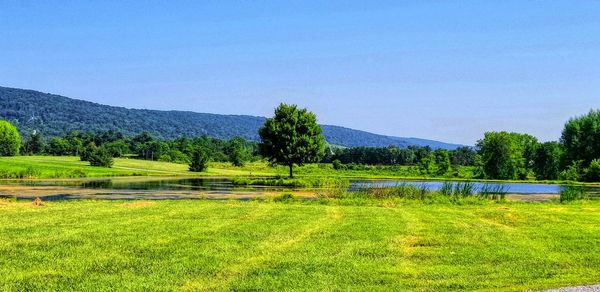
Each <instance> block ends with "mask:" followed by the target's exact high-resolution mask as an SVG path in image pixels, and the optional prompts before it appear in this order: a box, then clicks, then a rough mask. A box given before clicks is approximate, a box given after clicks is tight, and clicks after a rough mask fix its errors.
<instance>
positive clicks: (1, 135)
mask: <svg viewBox="0 0 600 292" xmlns="http://www.w3.org/2000/svg"><path fill="white" fill-rule="evenodd" d="M20 148H21V136H19V132H17V128H15V126H13V125H12V124H11V123H9V122H7V121H4V120H0V156H15V155H18V154H19V149H20Z"/></svg>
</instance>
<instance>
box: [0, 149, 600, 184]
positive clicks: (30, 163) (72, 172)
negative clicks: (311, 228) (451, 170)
mask: <svg viewBox="0 0 600 292" xmlns="http://www.w3.org/2000/svg"><path fill="white" fill-rule="evenodd" d="M458 172H459V175H458V176H456V177H455V176H450V177H431V176H423V175H421V174H419V172H418V171H417V169H416V167H415V166H367V167H365V169H357V170H349V169H347V170H335V169H333V167H332V166H331V164H309V165H305V166H302V167H295V168H294V173H295V175H296V176H297V177H300V178H302V177H304V178H327V179H330V178H350V179H351V178H364V179H386V178H390V179H393V178H398V179H402V178H406V179H427V180H443V181H451V180H464V179H472V177H473V172H474V168H473V167H460V168H459V169H458ZM287 175H288V169H287V167H285V166H269V165H268V164H267V163H266V162H262V161H259V162H251V163H247V164H246V165H245V166H243V167H235V166H232V165H231V164H230V163H226V162H211V163H210V166H209V168H208V170H207V171H204V172H201V173H197V172H190V171H188V165H186V164H177V163H169V162H160V161H147V160H138V159H127V158H116V159H114V165H113V167H112V168H104V167H94V166H89V165H88V163H87V162H83V161H80V159H79V158H78V157H73V156H67V157H65V156H16V157H0V179H11V178H26V179H32V178H33V179H36V178H37V179H39V178H43V179H49V178H81V177H110V176H212V177H274V176H278V177H287ZM481 181H494V180H481ZM504 182H517V183H518V182H524V181H504ZM543 183H554V184H556V183H569V184H581V185H591V186H598V185H599V184H598V183H574V182H563V181H543Z"/></svg>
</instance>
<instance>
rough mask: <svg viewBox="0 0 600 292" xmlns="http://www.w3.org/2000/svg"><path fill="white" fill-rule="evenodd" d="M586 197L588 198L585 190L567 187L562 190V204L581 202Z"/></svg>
mask: <svg viewBox="0 0 600 292" xmlns="http://www.w3.org/2000/svg"><path fill="white" fill-rule="evenodd" d="M585 197H586V196H585V190H584V189H583V188H581V187H575V186H566V187H563V188H562V189H561V190H560V202H561V203H564V202H570V201H575V200H581V199H584V198H585Z"/></svg>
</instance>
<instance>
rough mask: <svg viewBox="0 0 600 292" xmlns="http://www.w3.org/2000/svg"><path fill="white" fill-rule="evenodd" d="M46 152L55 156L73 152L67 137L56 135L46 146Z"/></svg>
mask: <svg viewBox="0 0 600 292" xmlns="http://www.w3.org/2000/svg"><path fill="white" fill-rule="evenodd" d="M46 152H48V154H50V155H55V156H64V155H69V154H71V144H69V141H67V140H66V139H63V138H60V137H54V138H52V139H50V142H49V143H48V145H47V146H46Z"/></svg>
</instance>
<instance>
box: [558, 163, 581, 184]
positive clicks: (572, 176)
mask: <svg viewBox="0 0 600 292" xmlns="http://www.w3.org/2000/svg"><path fill="white" fill-rule="evenodd" d="M581 163H582V162H581V161H573V163H572V164H571V165H570V166H569V167H567V168H566V169H565V170H563V171H561V172H560V175H559V178H560V179H561V180H568V181H579V180H580V179H581Z"/></svg>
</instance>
